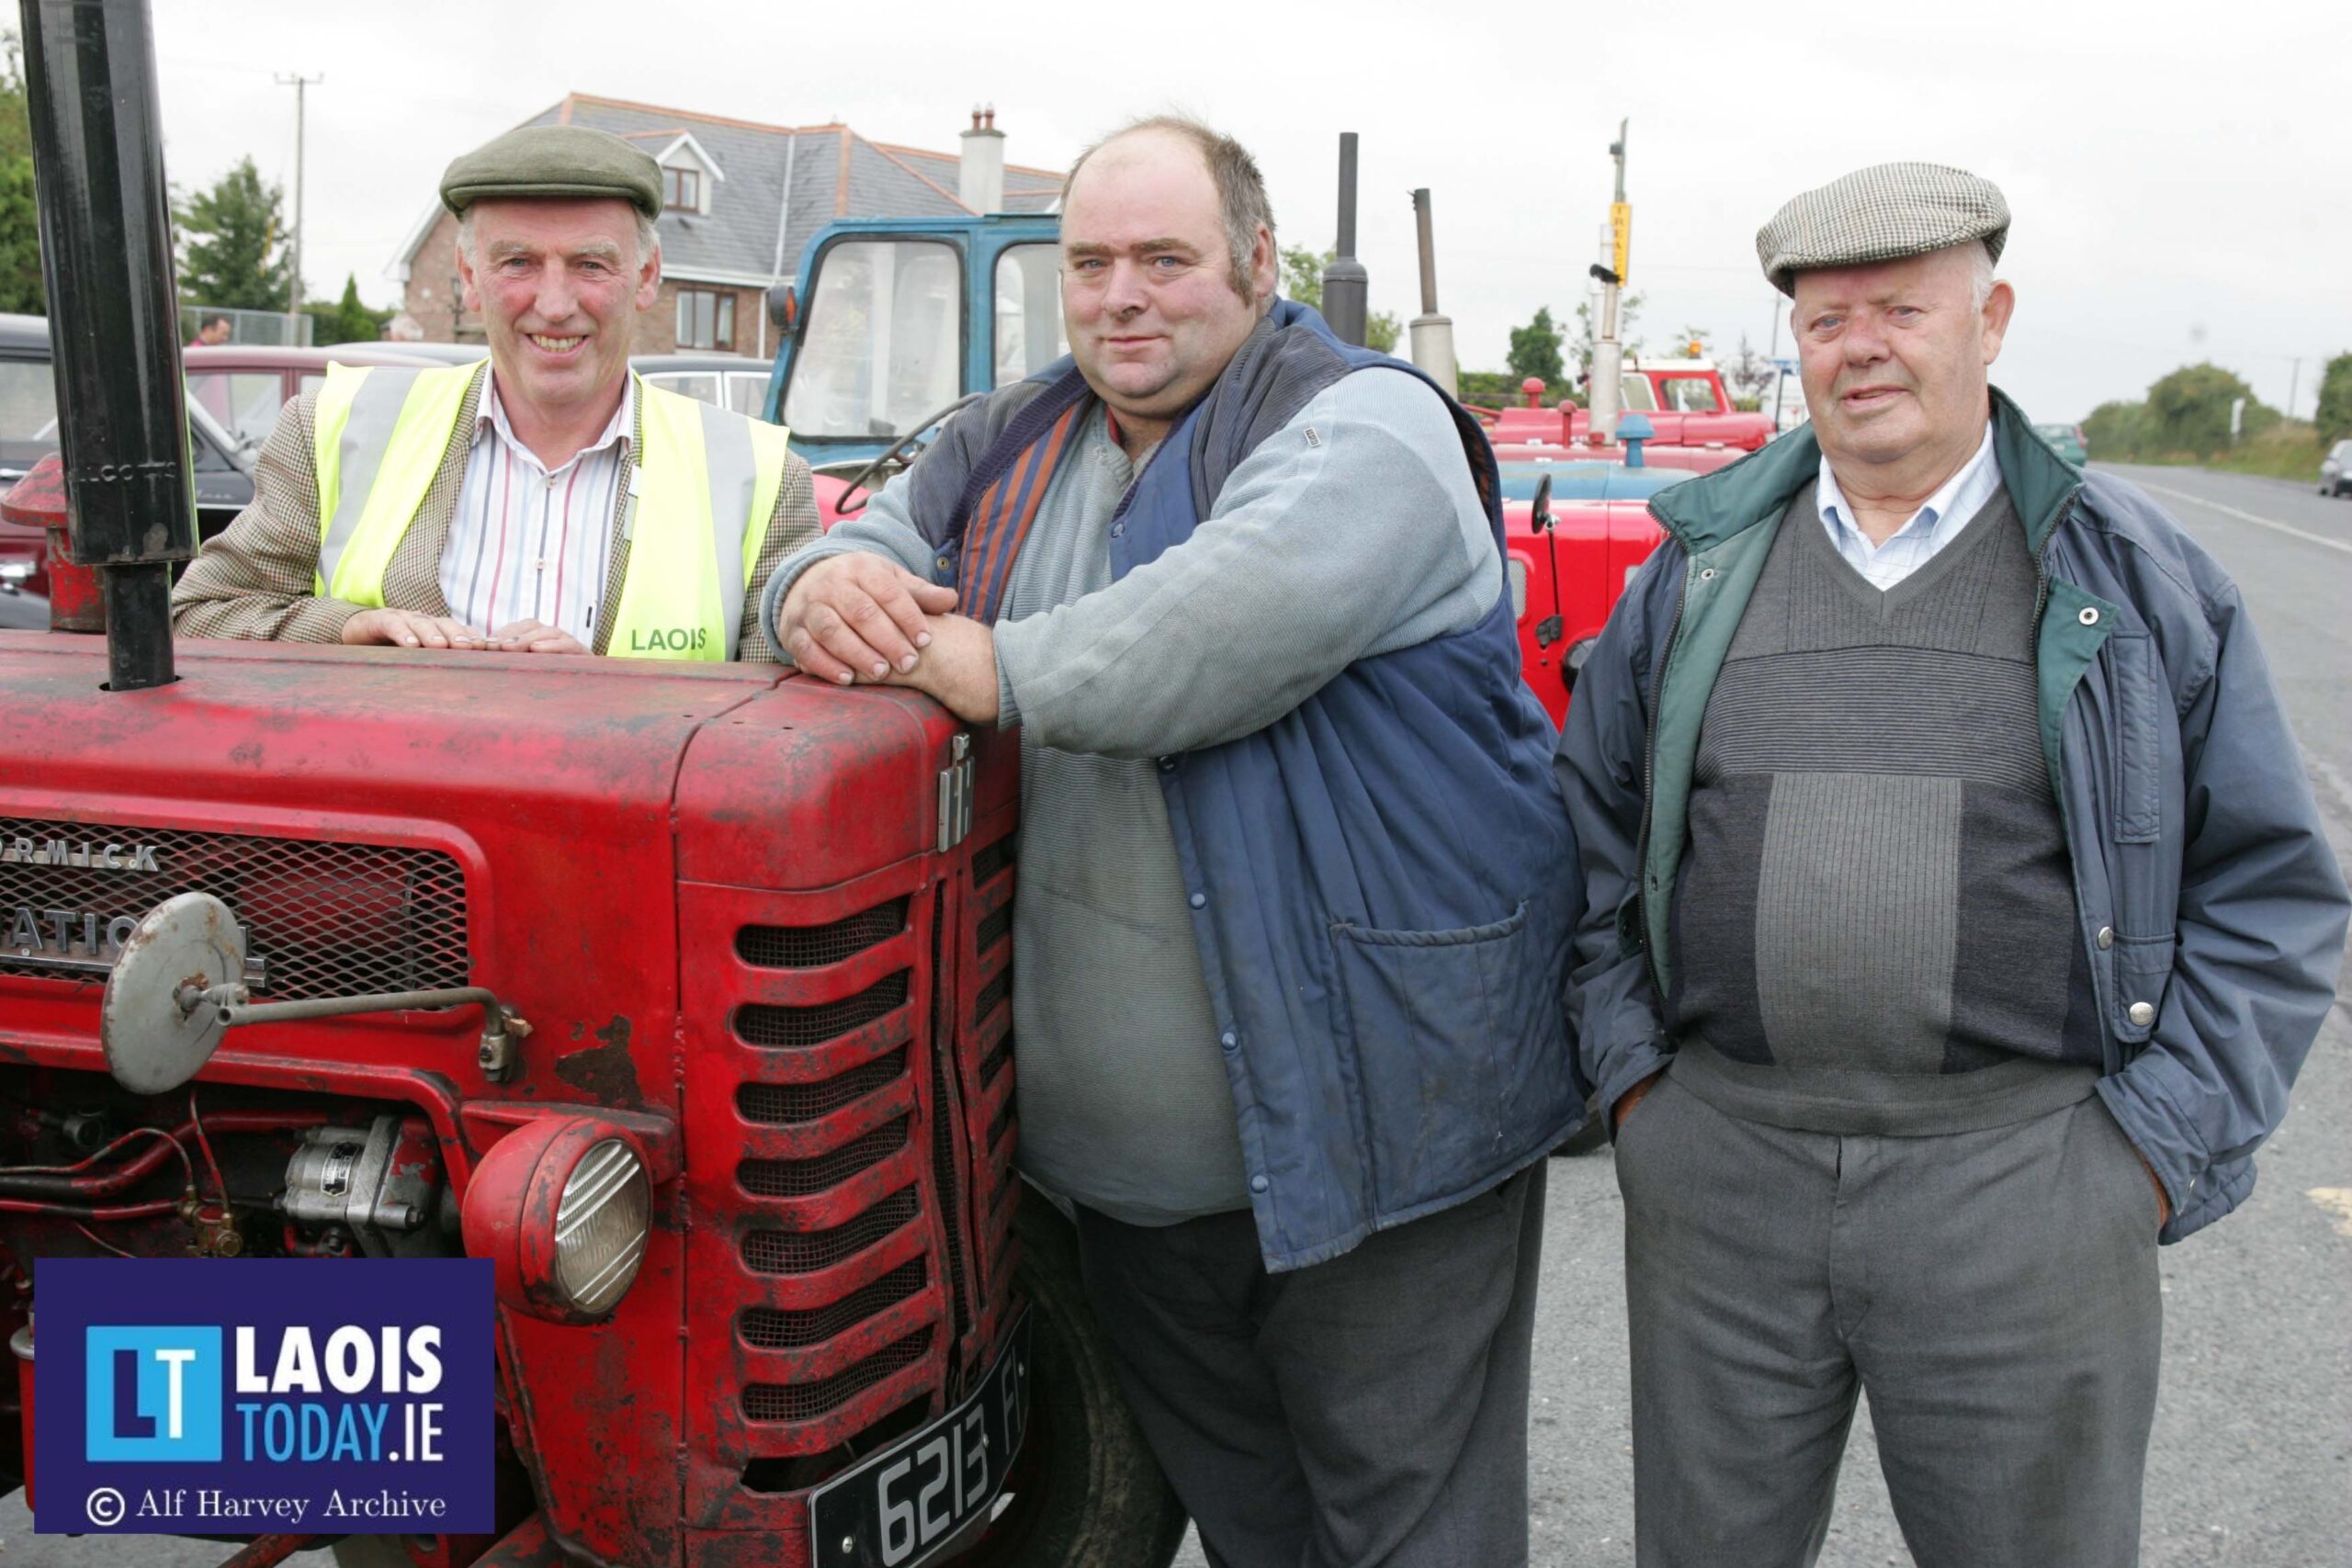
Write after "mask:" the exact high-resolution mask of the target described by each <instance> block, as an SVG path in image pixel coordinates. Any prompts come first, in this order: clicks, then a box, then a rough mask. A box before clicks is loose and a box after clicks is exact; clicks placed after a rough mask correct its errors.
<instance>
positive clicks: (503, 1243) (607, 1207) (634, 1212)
mask: <svg viewBox="0 0 2352 1568" xmlns="http://www.w3.org/2000/svg"><path fill="white" fill-rule="evenodd" d="M652 1229H653V1184H652V1180H651V1178H650V1175H649V1173H648V1172H647V1169H646V1162H645V1156H644V1155H643V1154H642V1153H641V1152H640V1151H639V1147H638V1145H637V1142H636V1140H635V1139H633V1138H631V1137H630V1136H629V1135H628V1134H626V1133H624V1132H623V1131H622V1130H621V1129H620V1128H619V1127H616V1126H615V1125H614V1124H613V1123H612V1122H606V1121H604V1120H602V1119H601V1118H598V1117H594V1116H569V1115H548V1116H543V1117H539V1118H537V1119H535V1120H533V1121H531V1122H526V1124H524V1125H523V1126H520V1127H517V1128H515V1130H514V1131H513V1132H511V1133H509V1134H506V1135H505V1136H504V1137H503V1138H501V1139H500V1140H499V1141H498V1142H497V1143H495V1144H493V1145H491V1147H490V1150H489V1152H488V1153H486V1154H485V1155H483V1156H482V1158H481V1164H480V1165H478V1166H476V1167H475V1168H474V1173H473V1179H472V1180H471V1181H469V1183H468V1184H467V1187H466V1202H465V1234H466V1251H467V1252H468V1253H469V1255H470V1256H472V1257H475V1258H489V1259H490V1260H491V1264H492V1269H493V1276H494V1279H495V1280H496V1288H497V1292H498V1299H499V1301H500V1302H501V1303H503V1304H505V1305H507V1306H509V1307H512V1308H514V1309H515V1311H517V1312H523V1313H528V1314H530V1315H532V1316H533V1317H540V1318H546V1319H548V1321H549V1322H553V1323H595V1322H598V1321H600V1320H602V1319H604V1318H605V1317H608V1316H610V1315H611V1314H612V1312H613V1309H614V1308H615V1307H616V1306H618V1305H619V1304H620V1301H621V1298H622V1297H623V1296H624V1295H626V1294H628V1288H629V1286H630V1285H631V1284H632V1283H634V1282H635V1281H636V1279H637V1271H638V1268H639V1265H640V1264H641V1263H643V1262H644V1260H645V1249H646V1244H647V1242H648V1241H649V1240H650V1236H651V1235H652Z"/></svg>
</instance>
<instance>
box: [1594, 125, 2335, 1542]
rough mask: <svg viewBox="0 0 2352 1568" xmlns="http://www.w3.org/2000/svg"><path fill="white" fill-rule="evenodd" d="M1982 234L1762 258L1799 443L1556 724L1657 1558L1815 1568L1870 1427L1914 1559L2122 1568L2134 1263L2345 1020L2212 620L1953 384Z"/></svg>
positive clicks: (1615, 645)
mask: <svg viewBox="0 0 2352 1568" xmlns="http://www.w3.org/2000/svg"><path fill="white" fill-rule="evenodd" d="M2007 231H2008V209H2007V204H2006V203H2005V202H2004V201H2003V199H2002V197H2001V193H2000V192H1999V191H1998V190H1997V189H1996V188H1995V187H1994V186H1992V185H1991V184H1989V183H1988V182H1986V181H1985V180H1982V179H1978V178H1976V177H1974V176H1973V175H1967V174H1964V173H1962V172H1961V171H1959V170H1957V169H1949V168H1942V167H1938V166H1934V165H1929V164H1885V165H1882V166H1880V167H1877V168H1871V169H1865V170H1862V171H1860V172H1859V173H1857V174H1853V175H1848V176H1846V177H1845V178H1843V179H1841V180H1838V181H1837V182H1835V183H1833V184H1831V185H1828V186H1824V187H1822V188H1821V189H1819V190H1815V191H1811V192H1808V193H1806V194H1805V195H1804V196H1800V197H1797V198H1796V199H1794V200H1792V201H1791V202H1790V203H1789V204H1788V205H1787V206H1786V207H1784V208H1783V209H1781V211H1780V213H1779V214H1778V215H1777V216H1776V217H1774V218H1773V220H1771V221H1770V223H1768V224H1766V225H1765V226H1764V228H1763V230H1762V231H1761V232H1760V233H1759V234H1758V236H1757V246H1758V252H1759V253H1760V254H1761V256H1762V259H1763V264H1764V271H1765V274H1766V276H1768V277H1770V279H1771V281H1772V283H1773V286H1774V287H1776V288H1779V289H1781V291H1782V292H1783V293H1786V294H1788V295H1790V296H1791V298H1792V299H1793V301H1794V310H1793V311H1792V323H1793V326H1794V329H1795V333H1796V342H1797V345H1798V351H1799V354H1800V356H1801V360H1802V367H1803V369H1802V374H1803V376H1804V390H1805V398H1806V400H1807V403H1808V405H1809V407H1810V408H1811V410H1812V411H1813V421H1812V423H1811V424H1810V425H1808V426H1805V427H1804V428H1802V429H1800V430H1798V431H1796V432H1794V433H1792V434H1790V435H1788V436H1786V437H1783V438H1782V439H1781V440H1779V441H1776V442H1775V443H1773V444H1772V445H1771V446H1768V447H1766V448H1765V449H1764V450H1763V451H1761V452H1759V453H1758V454H1757V455H1756V456H1754V457H1748V458H1746V459H1744V460H1742V461H1741V462H1740V463H1738V464H1736V465H1735V466H1733V467H1731V468H1724V469H1723V470H1720V471H1719V472H1717V473H1714V474H1711V475H1709V476H1707V477H1705V478H1703V479H1697V480H1694V481H1692V482H1691V483H1690V484H1687V485H1683V486H1681V487H1679V488H1678V489H1676V490H1673V491H1668V492H1666V493H1665V494H1663V495H1661V496H1660V497H1659V498H1658V501H1657V503H1656V511H1657V513H1658V515H1659V517H1660V520H1661V521H1662V522H1663V523H1664V525H1665V527H1666V530H1667V534H1668V539H1667V541H1666V543H1664V544H1663V545H1661V546H1660V547H1659V549H1658V551H1657V554H1656V555H1655V556H1654V557H1653V558H1652V559H1651V560H1650V562H1649V564H1648V565H1647V566H1646V567H1645V569H1644V570H1643V573H1642V575H1641V576H1640V577H1639V578H1638V579H1636V581H1634V583H1633V584H1632V585H1631V586H1630V587H1629V588H1628V590H1627V591H1626V593H1625V595H1624V597H1623V600H1622V601H1621V603H1620V604H1618V606H1617V610H1616V613H1615V615H1613V616H1612V617H1611V621H1610V625H1609V627H1608V630H1607V631H1606V632H1605V633H1604V634H1603V635H1602V637H1601V638H1600V643H1599V644H1598V646H1597V647H1596V648H1595V649H1594V651H1593V654H1592V657H1591V659H1590V660H1589V661H1588V662H1587V663H1586V665H1585V667H1584V670H1583V672H1582V674H1581V676H1580V678H1579V679H1578V681H1577V694H1576V705H1575V706H1574V708H1573V709H1572V710H1571V712H1570V713H1569V716H1568V724H1567V728H1566V733H1565V734H1564V735H1563V737H1562V739H1561V745H1560V767H1559V773H1560V777H1561V781H1562V784H1563V787H1564V789H1565V791H1566V795H1567V798H1568V810H1569V816H1570V818H1571V819H1572V820H1573V821H1574V823H1575V825H1576V830H1577V842H1578V844H1579V846H1580V851H1579V852H1580V856H1581V859H1582V862H1583V871H1584V874H1585V876H1586V878H1587V886H1588V889H1589V893H1588V901H1587V906H1586V908H1585V912H1584V918H1583V920H1582V922H1581V924H1580V926H1579V929H1578V932H1577V951H1576V963H1577V969H1576V972H1575V976H1574V979H1573V982H1572V986H1571V993H1570V1013H1571V1016H1572V1018H1573V1020H1574V1021H1575V1022H1576V1023H1577V1026H1578V1031H1579V1038H1580V1048H1581V1050H1582V1051H1583V1053H1584V1059H1585V1064H1586V1067H1587V1071H1588V1073H1589V1076H1590V1077H1592V1079H1593V1081H1594V1082H1595V1083H1597V1084H1598V1085H1599V1087H1600V1095H1601V1098H1602V1101H1603V1103H1604V1104H1605V1105H1607V1106H1608V1107H1609V1108H1610V1113H1611V1117H1612V1119H1613V1121H1612V1124H1613V1126H1614V1129H1615V1132H1616V1136H1617V1173H1618V1181H1619V1185H1620V1187H1621V1189H1622V1190H1623V1194H1624V1199H1625V1264H1626V1269H1625V1272H1626V1285H1625V1290H1626V1303H1627V1309H1628V1314H1629V1316H1630V1318H1631V1327H1632V1349H1633V1380H1634V1390H1633V1392H1634V1499H1635V1526H1636V1529H1635V1536H1636V1558H1637V1561H1638V1562H1640V1563H1641V1564H1642V1565H1643V1568H1702V1565H1720V1568H1777V1565H1781V1564H1802V1563H1810V1562H1813V1561H1814V1559H1815V1555H1816V1554H1817V1553H1818V1551H1819V1550H1820V1547H1821V1543H1822V1539H1823V1536H1824V1533H1825V1531H1826V1529H1827V1526H1828V1522H1829V1512H1830V1506H1831V1501H1832V1496H1833V1493H1834V1489H1835V1486H1836V1482H1837V1475H1838V1464H1839V1461H1840V1459H1841V1457H1842V1456H1843V1453H1844V1450H1845V1447H1846V1441H1847V1434H1848V1429H1849V1425H1850V1423H1851V1421H1852V1418H1853V1412H1854V1403H1855V1398H1856V1395H1857V1394H1858V1393H1861V1392H1864V1391H1867V1393H1869V1396H1870V1404H1871V1423H1872V1425H1873V1427H1875V1429H1876V1434H1877V1438H1878V1448H1879V1457H1880V1461H1881V1464H1882V1467H1883V1470H1884V1472H1885V1475H1886V1481H1887V1488H1888V1491H1889V1494H1890V1495H1891V1496H1892V1499H1893V1502H1894V1510H1895V1514H1896V1517H1897V1519H1898V1521H1899V1523H1900V1524H1901V1526H1902V1529H1903V1533H1904V1537H1905V1540H1906V1542H1907V1543H1908V1544H1909V1546H1910V1549H1911V1554H1912V1556H1913V1558H1914V1559H1915V1560H1916V1561H1917V1562H1919V1563H1920V1564H1922V1565H1923V1568H2093V1565H2098V1568H2109V1565H2114V1568H2121V1565H2124V1564H2130V1563H2132V1562H2136V1561H2137V1560H2138V1551H2139V1530H2140V1501H2141V1477H2142V1472H2143V1465H2144V1461H2145V1458H2146V1451H2147V1441H2148V1430H2149V1425H2150V1422H2151V1419H2152V1418H2153V1416H2154V1406H2155V1393H2156V1369H2157V1360H2158V1351H2159V1347H2160V1342H2161V1307H2160V1303H2159V1296H2158V1283H2157V1269H2156V1260H2155V1247H2156V1245H2157V1243H2158V1241H2159V1239H2162V1240H2164V1241H2168V1242H2169V1241H2177V1240H2179V1239H2181V1238H2183V1237H2185V1236H2187V1235H2190V1234H2191V1233H2193V1232H2195V1231H2197V1230H2199V1229H2201V1228H2202V1227H2204V1226H2206V1225H2208V1224H2212V1223H2213V1222H2214V1221H2215V1220H2217V1219H2220V1218H2221V1217H2222V1215H2224V1214H2226V1213H2229V1212H2230V1211H2231V1210H2232V1209H2233V1208H2235V1207H2236V1206H2237V1205H2238V1204H2239V1203H2241V1202H2243V1201H2245V1197H2246V1194H2247V1193H2248V1191H2249V1190H2251V1189H2252V1188H2253V1185H2254V1158H2253V1155H2254V1150H2255V1149H2256V1146H2257V1145H2259V1144H2261V1142H2262V1141H2263V1139H2264V1138H2265V1137H2266V1136H2267V1135H2268V1134H2269V1133H2270V1131H2271V1130H2272V1129H2273V1128H2275V1127H2276V1126H2277V1125H2278V1121H2279V1119H2280V1117H2282V1116H2283V1115H2284V1114H2285V1112H2286V1109H2287V1093H2288V1089H2289V1086H2290V1084H2291V1083H2292V1082H2293V1080H2294V1077H2295V1073H2296V1070H2297V1068H2298V1067H2299V1066H2301V1062H2302V1058H2303V1055H2304V1053H2305V1052H2306V1051H2308V1050H2309V1048H2310V1046H2311V1043H2312V1037H2313V1035H2314V1034H2315V1033H2316V1032H2317V1031H2318V1028H2319V1025H2320V1022H2321V1021H2322V1019H2323V1018H2324V1015H2325V1013H2326V1011H2327V1009H2328V1007H2329V1006H2330V1004H2331V1001H2332V999H2333V997H2334V993H2335V976H2336V969H2337V965H2338V963H2339V961H2340V958H2341V952H2342V947H2343V942H2344V933H2345V925H2346V896H2345V886H2344V879H2343V876H2342V874H2341V873H2340V871H2339V870H2338V868H2337V865H2336V863H2335V857H2334V855H2333V854H2332V853H2331V852H2330V851H2329V849H2328V846H2327V842H2326V840H2325V839H2324V836H2323V834H2322V830H2321V827H2320V823H2319V818H2318V816H2317V814H2316V812H2315V811H2314V809H2313V807H2312V798H2311V794H2310V790H2309V788H2308V786H2307V785H2306V784H2305V782H2304V777H2303V770H2302V764H2301V758H2300V754H2299V752H2298V751H2297V750H2296V746H2295V741H2294V737H2293V736H2292V735H2291V734H2290V732H2289V729H2288V725H2287V720H2286V716H2285V715H2284V714H2283V713H2282V712H2281V710H2280V707H2279V703H2278V694H2277V692H2276V691H2275V690H2274V689H2273V686H2272V683H2271V679H2270V675H2269V672H2268V670H2267V666H2266V665H2265V663H2264V660H2263V655H2262V650H2261V649H2260V647H2259V645H2258V644H2257V643H2256V638H2255V635H2254V628H2253V626H2252V625H2251V623H2250V620H2249V617H2248V616H2247V614H2246V612H2245V606H2244V605H2243V604H2241V603H2240V602H2239V599H2238V594H2237V590H2236V588H2235V587H2234V586H2233V584H2232V583H2231V581H2230V580H2229V578H2228V577H2227V576H2226V575H2225V574H2224V573H2223V572H2222V570H2221V568H2220V567H2219V566H2217V565H2216V564H2215V563H2214V561H2213V560H2212V558H2211V557H2209V556H2208V555H2207V554H2206V553H2205V552H2204V550H2202V549H2201V548H2199V546H2198V545H2197V544H2196V543H2195V541H2193V540H2192V539H2190V538H2189V537H2188V535H2187V534H2186V533H2184V532H2183V531H2182V529H2181V528H2180V526H2179V525H2177V523H2175V522H2174V521H2173V520H2172V519H2171V518H2170V517H2168V516H2166V515H2165V513H2164V512H2163V511H2162V510H2161V509H2160V508H2158V507H2157V506H2156V505H2155V504H2154V502H2151V501H2150V500H2149V499H2148V498H2147V497H2146V496H2145V495H2143V494H2142V493H2141V492H2140V491H2137V490H2135V489H2134V488H2132V487H2131V485H2129V484H2127V483H2125V482H2123V481H2122V480H2120V479H2115V478H2113V477H2111V476H2109V475H2106V474H2085V473H2083V472H2081V471H2080V470H2078V469H2076V468H2073V467H2071V466H2070V465H2068V464H2067V463H2066V462H2064V460H2063V459H2061V458H2060V457H2058V456H2057V455H2056V454H2055V453H2054V452H2052V450H2051V449H2050V448H2049V447H2047V446H2044V445H2043V444H2042V443H2041V441H2039V440H2038V439H2036V437H2035V436H2034V434H2033V432H2032V427H2031V426H2030V425H2029V424H2028V423H2026V418H2025V415H2024V414H2023V413H2022V412H2019V411H2018V408H2017V406H2016V405H2015V404H2014V403H2012V402H2010V401H2009V400H2008V399H2007V398H2006V397H2004V396H2003V395H2002V394H2001V393H2000V392H1999V391H1997V390H1996V389H1992V388H1991V387H1990V386H1989V385H1988V383H1987V381H1986V372H1987V368H1988V367H1990V366H1991V364H1992V363H1993V361H1994V359H1995V357H1996V355H1998V353H1999V352H2000V347H2001V342H2002V338H2003V335H2004V333H2006V332H2007V328H2008V325H2009V319H2010V312H2011V310H2012V308H2013V305H2014V302H2015V301H2014V296H2013V294H2012V291H2011V289H2010V288H2009V286H2008V285H2007V283H2002V282H1997V281H1996V280H1995V277H1994V271H1993V268H1994V264H1995V262H1996V260H1997V259H1998V258H1999V256H2000V254H2001V248H2002V244H2003V242H2004V240H2005V239H2006V237H2007Z"/></svg>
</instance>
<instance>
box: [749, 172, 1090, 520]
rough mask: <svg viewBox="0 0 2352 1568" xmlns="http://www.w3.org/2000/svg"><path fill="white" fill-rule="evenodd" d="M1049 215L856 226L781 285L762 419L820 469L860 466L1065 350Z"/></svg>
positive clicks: (826, 235)
mask: <svg viewBox="0 0 2352 1568" xmlns="http://www.w3.org/2000/svg"><path fill="white" fill-rule="evenodd" d="M1060 233H1061V221H1060V220H1059V219H1058V218H1057V217H1054V216H1052V215H1050V214H1035V213H998V214H992V215H990V216H988V217H979V218H883V219H850V220H842V221H841V222H838V223H834V224H831V225H829V226H828V227H826V228H824V229H822V230H820V231H819V232H818V234H817V236H816V238H815V239H813V240H811V241H810V242H809V248H808V249H807V250H806V251H805V252H803V253H802V254H801V258H800V270H799V272H798V274H797V276H796V278H795V279H794V281H793V282H792V283H791V284H790V285H788V286H786V287H784V288H778V289H776V290H775V291H774V293H773V294H772V296H771V298H770V302H769V310H770V314H771V315H772V316H773V317H774V318H775V321H776V322H777V324H778V326H779V327H781V328H782V329H783V330H782V333H781V341H780V343H779V344H778V346H777V349H776V355H775V369H774V370H773V371H772V372H771V373H770V375H769V378H768V395H767V404H766V410H765V412H766V415H767V418H768V419H769V420H771V421H772V422H774V423H778V424H784V425H788V426H789V427H790V428H791V430H792V444H793V446H794V448H795V450H797V451H798V452H799V453H800V454H801V456H802V457H806V458H807V459H808V460H809V466H810V467H811V468H815V469H816V470H817V471H818V472H819V473H827V472H831V473H834V474H845V473H847V472H849V471H851V470H853V469H855V468H862V467H864V466H865V464H866V463H868V462H870V461H871V460H872V459H873V458H875V457H877V456H879V455H880V454H881V453H882V452H884V451H886V450H888V447H889V446H891V445H892V444H893V443H894V442H896V441H898V440H899V439H900V438H901V437H904V436H908V435H911V434H914V433H916V432H918V431H920V430H922V429H923V428H924V427H925V426H927V425H929V424H930V423H933V420H934V419H935V417H936V416H937V415H939V414H940V413H941V412H943V411H944V410H946V409H948V408H951V407H952V406H953V405H954V404H955V403H956V400H958V399H960V398H962V397H965V396H967V395H968V394H970V393H974V392H986V391H989V390H992V389H995V388H998V387H1001V386H1005V385H1008V384H1009V383H1011V382H1014V381H1018V380H1020V379H1022V378H1023V377H1025V376H1028V375H1030V374H1032V373H1033V372H1035V371H1037V370H1040V369H1042V368H1044V367H1046V366H1047V365H1050V364H1052V363H1053V362H1054V361H1055V360H1057V359H1058V358H1060V357H1061V356H1062V355H1064V354H1066V353H1068V352H1069V348H1068V344H1066V343H1065V342H1064V339H1063V335H1062V308H1061V252H1060V247H1059V243H1058V241H1059V238H1060Z"/></svg>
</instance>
